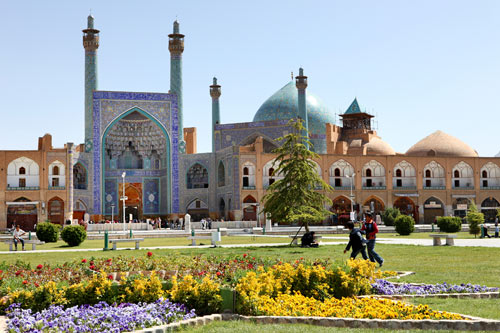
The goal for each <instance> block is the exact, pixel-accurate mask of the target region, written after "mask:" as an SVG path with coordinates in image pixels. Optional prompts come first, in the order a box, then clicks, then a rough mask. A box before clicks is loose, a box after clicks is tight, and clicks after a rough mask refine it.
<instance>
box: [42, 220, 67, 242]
mask: <svg viewBox="0 0 500 333" xmlns="http://www.w3.org/2000/svg"><path fill="white" fill-rule="evenodd" d="M59 229H61V226H60V225H58V224H54V223H51V222H42V223H39V224H38V225H37V226H36V237H38V240H40V241H42V242H45V243H55V242H57V240H58V239H59Z"/></svg>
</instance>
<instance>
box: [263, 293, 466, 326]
mask: <svg viewBox="0 0 500 333" xmlns="http://www.w3.org/2000/svg"><path fill="white" fill-rule="evenodd" d="M255 311H256V313H255V314H257V315H266V316H294V317H298V316H314V317H340V318H359V319H361V318H365V319H403V320H410V319H417V320H422V319H453V320H467V318H465V317H463V316H461V315H458V314H452V313H447V312H439V311H434V310H432V309H430V308H429V307H428V306H427V305H418V306H414V305H408V304H404V303H402V302H394V301H392V300H387V299H375V298H350V297H346V298H342V299H336V298H328V299H325V300H324V301H319V300H316V299H314V298H312V297H305V296H302V295H301V294H300V293H298V294H295V295H288V294H279V295H278V296H277V297H275V298H273V297H269V296H261V297H259V298H258V299H256V302H255Z"/></svg>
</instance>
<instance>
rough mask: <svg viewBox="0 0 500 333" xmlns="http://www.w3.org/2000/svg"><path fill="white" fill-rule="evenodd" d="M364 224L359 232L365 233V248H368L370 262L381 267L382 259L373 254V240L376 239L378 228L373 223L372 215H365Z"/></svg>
mask: <svg viewBox="0 0 500 333" xmlns="http://www.w3.org/2000/svg"><path fill="white" fill-rule="evenodd" d="M365 216H366V222H365V223H363V227H362V228H361V231H364V232H366V239H367V240H368V244H367V248H368V256H369V257H370V260H371V261H372V262H375V261H376V262H378V264H379V266H380V267H382V265H383V264H384V259H382V257H381V256H379V255H378V253H377V252H375V239H376V238H377V236H376V235H377V233H378V227H377V223H375V221H373V218H372V214H371V213H366V214H365Z"/></svg>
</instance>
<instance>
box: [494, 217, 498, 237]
mask: <svg viewBox="0 0 500 333" xmlns="http://www.w3.org/2000/svg"><path fill="white" fill-rule="evenodd" d="M495 238H498V217H497V218H496V219H495Z"/></svg>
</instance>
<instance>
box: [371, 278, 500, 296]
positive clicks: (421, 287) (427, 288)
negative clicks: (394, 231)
mask: <svg viewBox="0 0 500 333" xmlns="http://www.w3.org/2000/svg"><path fill="white" fill-rule="evenodd" d="M372 288H373V292H374V293H375V294H377V295H431V294H454V293H481V292H492V291H498V288H490V287H486V286H481V285H477V284H474V285H473V284H470V283H468V284H463V283H462V284H460V285H456V284H448V283H446V282H443V283H437V284H411V283H392V282H389V281H386V280H383V279H378V280H377V281H376V282H375V283H373V284H372Z"/></svg>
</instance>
